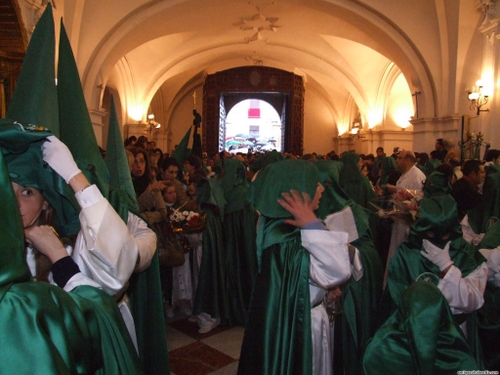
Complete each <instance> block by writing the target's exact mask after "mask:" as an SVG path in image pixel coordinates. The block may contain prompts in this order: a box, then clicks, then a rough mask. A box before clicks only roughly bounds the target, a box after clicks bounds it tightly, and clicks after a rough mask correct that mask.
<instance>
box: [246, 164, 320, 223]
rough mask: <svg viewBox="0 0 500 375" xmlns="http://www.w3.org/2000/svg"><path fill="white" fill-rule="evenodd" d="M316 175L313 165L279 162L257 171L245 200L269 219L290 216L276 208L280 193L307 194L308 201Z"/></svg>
mask: <svg viewBox="0 0 500 375" xmlns="http://www.w3.org/2000/svg"><path fill="white" fill-rule="evenodd" d="M318 181H319V174H318V170H317V169H316V167H315V166H314V164H313V163H311V162H308V161H305V160H292V159H287V160H282V161H278V162H275V163H272V164H269V165H268V166H267V167H265V168H263V169H261V170H260V171H259V173H258V175H257V178H256V179H255V180H254V181H253V182H252V183H251V184H250V187H249V188H248V190H247V193H246V196H247V199H248V200H249V201H250V203H252V204H253V205H254V206H255V208H256V209H257V210H258V211H259V212H260V213H261V214H262V215H264V216H267V217H269V218H272V219H284V218H289V217H291V216H292V215H291V214H290V213H289V212H288V211H287V210H285V209H284V208H283V207H281V206H280V204H279V203H278V199H282V198H283V197H282V195H281V193H289V192H290V190H291V189H295V190H297V191H299V193H300V192H305V193H308V194H309V196H310V197H311V199H312V198H313V197H314V194H315V193H316V188H317V187H318Z"/></svg>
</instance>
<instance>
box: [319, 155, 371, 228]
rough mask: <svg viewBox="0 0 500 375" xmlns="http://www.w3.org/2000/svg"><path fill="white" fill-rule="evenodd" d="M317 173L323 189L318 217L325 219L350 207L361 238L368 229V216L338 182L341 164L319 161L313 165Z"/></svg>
mask: <svg viewBox="0 0 500 375" xmlns="http://www.w3.org/2000/svg"><path fill="white" fill-rule="evenodd" d="M313 164H314V165H315V166H316V168H318V171H319V177H320V183H321V184H322V185H323V187H324V188H325V191H324V192H323V195H322V196H321V201H320V202H319V208H318V211H317V214H318V217H319V218H321V219H324V218H326V217H327V216H328V215H330V214H333V213H335V212H338V211H341V210H343V209H344V208H345V207H346V206H349V207H351V210H352V213H353V215H354V217H355V219H356V229H357V230H358V235H359V236H360V237H362V236H363V235H364V234H365V233H366V232H367V231H368V229H369V222H368V214H367V213H366V211H365V210H364V209H363V207H361V206H360V205H359V204H357V203H355V202H354V201H353V200H352V199H350V198H349V197H348V195H347V194H346V193H345V192H344V190H343V189H342V188H341V187H340V184H339V182H338V173H339V165H341V163H339V162H337V161H333V160H331V161H330V160H320V161H316V162H314V163H313Z"/></svg>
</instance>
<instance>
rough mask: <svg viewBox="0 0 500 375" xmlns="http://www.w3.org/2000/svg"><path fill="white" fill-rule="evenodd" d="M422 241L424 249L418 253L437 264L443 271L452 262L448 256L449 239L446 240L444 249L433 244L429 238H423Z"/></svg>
mask: <svg viewBox="0 0 500 375" xmlns="http://www.w3.org/2000/svg"><path fill="white" fill-rule="evenodd" d="M422 242H423V245H424V249H425V251H423V250H422V251H421V252H420V254H422V256H423V257H424V258H427V259H429V260H430V261H431V262H432V263H434V264H435V265H436V266H438V267H439V270H440V271H444V270H445V269H446V268H448V267H449V266H451V265H452V264H453V261H452V260H451V258H450V243H451V241H448V243H447V244H446V246H445V247H444V249H441V248H440V247H437V246H436V245H433V244H432V243H431V242H430V241H429V240H423V241H422Z"/></svg>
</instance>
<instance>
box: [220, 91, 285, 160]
mask: <svg viewBox="0 0 500 375" xmlns="http://www.w3.org/2000/svg"><path fill="white" fill-rule="evenodd" d="M225 150H226V151H229V152H230V153H237V152H242V153H247V152H248V151H251V152H267V151H271V150H277V151H281V120H280V116H279V115H278V112H276V110H275V109H274V108H273V107H272V106H271V105H270V104H269V103H267V102H265V101H263V100H258V99H247V100H243V101H241V102H239V103H238V104H236V105H235V106H234V107H233V108H232V109H231V110H230V111H229V113H228V114H227V117H226V147H225Z"/></svg>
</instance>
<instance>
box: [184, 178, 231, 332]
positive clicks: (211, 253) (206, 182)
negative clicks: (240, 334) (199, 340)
mask: <svg viewBox="0 0 500 375" xmlns="http://www.w3.org/2000/svg"><path fill="white" fill-rule="evenodd" d="M196 199H197V202H198V205H199V208H200V209H201V210H202V211H203V212H204V213H205V215H206V217H205V229H204V230H203V238H202V254H201V261H200V269H199V271H198V285H197V288H196V294H195V299H194V306H193V315H195V316H196V317H197V322H198V326H199V327H200V329H199V331H198V332H199V333H208V332H210V331H211V330H212V329H214V328H215V327H217V326H218V325H219V324H229V325H231V324H232V320H231V317H232V316H231V313H230V308H229V304H230V301H229V297H228V291H227V289H226V280H227V276H226V274H227V269H226V264H225V245H224V240H223V232H222V219H223V218H224V208H225V206H226V200H225V199H224V192H223V189H222V187H221V186H219V184H218V183H217V181H216V180H215V179H211V178H206V177H202V178H200V180H199V181H198V182H197V183H196Z"/></svg>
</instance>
